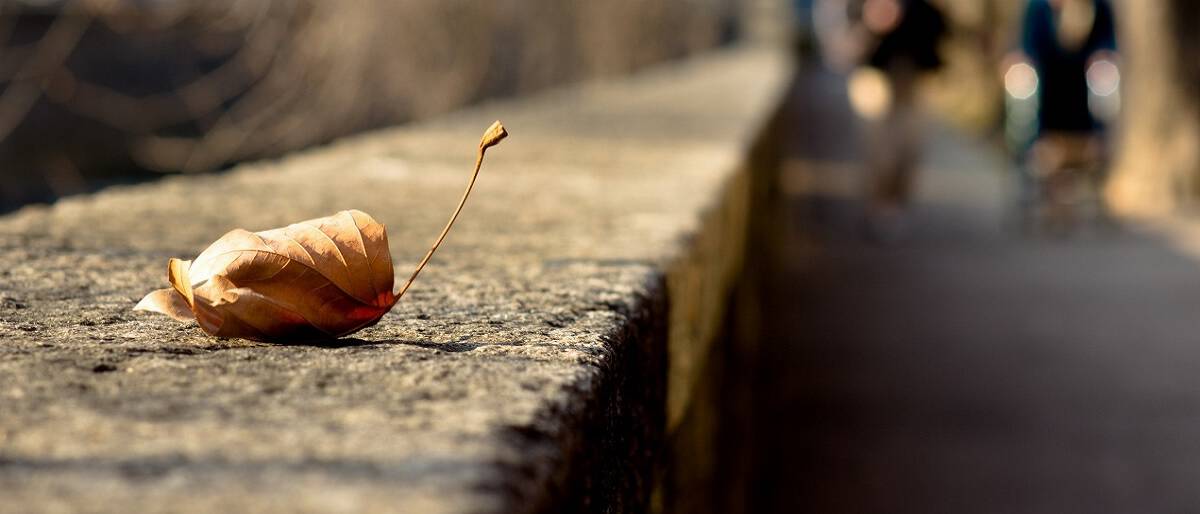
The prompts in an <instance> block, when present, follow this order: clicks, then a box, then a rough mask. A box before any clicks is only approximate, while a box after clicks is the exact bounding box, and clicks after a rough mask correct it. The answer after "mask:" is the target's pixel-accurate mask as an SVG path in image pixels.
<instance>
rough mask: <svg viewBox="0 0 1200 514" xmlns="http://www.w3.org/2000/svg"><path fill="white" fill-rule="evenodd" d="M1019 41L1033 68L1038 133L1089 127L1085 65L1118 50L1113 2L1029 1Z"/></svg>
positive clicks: (1093, 126) (1094, 123) (1092, 125)
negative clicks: (1035, 75)
mask: <svg viewBox="0 0 1200 514" xmlns="http://www.w3.org/2000/svg"><path fill="white" fill-rule="evenodd" d="M1021 46H1022V49H1023V50H1024V52H1025V55H1026V57H1027V58H1028V59H1029V60H1030V62H1031V63H1032V65H1033V67H1034V69H1035V70H1037V73H1038V79H1039V88H1040V89H1039V92H1038V94H1039V105H1040V109H1039V114H1040V116H1039V129H1040V131H1041V132H1043V133H1046V132H1093V131H1095V130H1098V129H1100V128H1101V127H1102V125H1103V124H1102V122H1101V120H1098V119H1097V118H1096V116H1095V115H1094V114H1093V113H1092V109H1091V108H1089V106H1088V85H1087V71H1088V67H1089V66H1090V65H1091V64H1092V62H1094V61H1095V60H1096V59H1097V58H1110V57H1107V56H1108V55H1109V54H1111V53H1113V52H1115V51H1116V49H1117V41H1116V30H1115V28H1114V26H1113V11H1112V6H1110V5H1109V3H1108V2H1107V1H1105V0H1030V2H1029V4H1028V6H1027V7H1026V9H1025V19H1024V30H1023V34H1022V37H1021Z"/></svg>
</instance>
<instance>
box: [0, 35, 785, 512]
mask: <svg viewBox="0 0 1200 514" xmlns="http://www.w3.org/2000/svg"><path fill="white" fill-rule="evenodd" d="M787 76H788V61H787V60H786V58H784V57H783V56H781V55H779V54H777V53H774V52H771V51H766V50H737V51H730V52H725V53H721V54H717V55H712V56H707V57H703V58H699V59H695V60H691V61H687V62H684V63H681V64H674V65H670V66H666V67H662V68H659V69H656V70H653V71H650V72H647V73H643V74H641V75H638V76H635V77H633V78H629V79H624V80H620V81H613V82H607V83H598V84H591V85H585V86H581V87H576V88H572V89H567V90H561V91H557V92H553V93H550V94H545V95H542V96H539V97H535V98H532V99H527V100H520V101H509V102H498V103H493V104H488V105H484V106H481V107H479V108H476V109H472V110H468V111H460V112H458V113H455V114H452V115H449V116H446V117H443V118H440V119H437V120H434V121H431V122H428V123H422V124H419V125H414V126H409V127H405V128H400V129H395V130H389V131H383V132H379V133H375V134H372V135H367V136H364V137H358V138H354V139H351V140H347V141H344V142H340V143H338V144H335V145H332V146H330V147H326V148H320V149H317V150H312V151H309V152H306V153H304V154H302V155H296V156H294V157H291V158H288V159H284V160H281V161H278V162H271V163H261V164H255V165H250V166H243V167H240V168H238V169H235V170H233V171H231V172H228V173H225V174H220V175H213V176H199V177H174V178H169V179H165V180H163V181H161V182H158V183H155V184H150V185H142V186H135V187H124V188H114V189H110V190H106V191H104V192H102V193H99V194H96V195H92V196H87V197H79V198H72V199H69V200H65V201H62V202H59V203H58V204H57V205H55V206H53V207H49V208H27V209H25V210H22V211H19V212H18V213H15V214H13V215H11V216H8V217H6V218H2V219H0V413H2V414H0V498H3V499H4V501H2V502H0V511H20V512H37V511H43V512H59V511H113V512H132V511H138V512H148V511H167V510H170V511H185V512H188V511H195V512H199V511H214V510H218V509H220V510H226V511H231V512H234V511H236V512H254V511H269V510H286V511H295V512H302V511H391V510H399V511H406V512H464V511H466V512H520V511H537V510H609V511H624V510H637V509H638V508H640V506H642V505H644V504H645V502H646V501H647V498H646V495H647V494H648V493H649V491H650V488H651V485H650V484H651V482H652V481H653V476H654V471H653V469H654V461H655V459H658V458H659V457H658V456H657V452H656V450H657V449H658V445H659V444H660V440H661V438H662V435H663V434H662V432H663V427H664V426H665V425H666V417H667V409H666V408H665V405H666V404H667V403H668V400H667V399H666V398H665V395H667V394H670V395H671V397H670V399H669V403H670V405H671V409H670V412H671V413H672V414H671V416H672V417H674V418H676V419H678V418H679V413H682V412H684V411H685V410H687V403H688V397H687V394H686V392H687V391H690V390H692V388H693V387H692V383H694V381H695V380H696V376H697V372H696V370H698V369H702V368H703V362H702V360H703V359H702V358H700V357H699V356H702V355H707V354H708V352H707V350H706V348H705V345H706V344H707V343H708V342H709V341H710V340H711V337H713V335H714V333H715V329H713V328H710V327H712V326H714V325H715V323H716V320H717V319H719V317H720V316H721V314H722V310H723V308H724V307H723V303H722V299H723V297H724V295H726V294H727V288H728V281H729V280H731V278H732V276H733V273H734V272H735V271H736V269H737V267H738V265H739V263H740V259H741V250H742V239H741V238H742V237H743V235H742V232H743V226H742V224H743V222H744V204H745V202H746V196H745V194H746V193H745V192H746V191H748V189H749V188H748V187H747V186H746V185H747V183H748V182H749V179H748V178H747V176H748V175H747V167H746V166H745V162H746V157H747V155H748V152H749V149H750V147H751V145H752V144H753V142H754V140H755V138H756V137H757V136H758V133H759V131H760V130H761V129H762V128H763V126H764V125H765V123H766V120H767V118H768V116H769V115H770V114H771V112H772V110H773V108H774V107H775V105H776V103H777V102H778V101H779V99H780V96H781V94H782V92H783V86H784V83H785V81H786V80H787ZM495 118H499V119H502V120H503V121H504V123H505V125H506V126H507V127H508V128H509V131H510V132H511V134H512V136H511V137H510V138H509V140H507V141H506V142H505V143H504V144H503V145H502V146H500V147H498V148H496V149H494V150H493V151H492V152H491V153H490V154H489V162H488V163H487V164H486V165H485V169H484V173H483V175H482V177H481V179H480V183H479V184H478V186H477V187H476V191H475V193H474V194H473V196H472V201H471V203H470V204H468V206H467V209H466V211H465V213H464V215H463V217H462V218H461V219H460V220H459V222H458V224H457V225H456V227H455V231H454V232H453V233H452V234H451V235H450V237H449V239H448V240H447V243H446V244H445V245H444V246H443V248H442V250H441V252H440V253H439V254H438V256H437V257H435V259H434V261H433V262H432V264H431V265H430V267H429V268H428V269H427V270H426V271H425V273H424V274H423V275H422V277H421V278H420V279H419V280H418V282H417V283H416V285H415V286H414V288H413V289H412V290H411V291H410V292H409V294H408V295H407V296H406V297H405V298H404V299H403V300H401V302H400V304H398V305H397V307H396V308H395V309H394V310H393V311H392V313H390V314H389V315H387V316H385V317H384V319H383V321H382V322H381V323H380V324H379V325H377V326H375V327H372V328H370V329H368V330H365V331H363V332H360V333H358V334H355V338H353V339H343V340H339V341H334V342H331V343H329V344H328V345H325V346H287V345H268V344H257V343H250V342H244V341H235V340H220V339H215V338H211V337H208V336H206V335H204V334H203V333H202V332H201V331H200V330H199V328H198V327H196V326H195V325H194V324H193V325H185V324H179V323H177V322H174V321H172V320H170V319H168V318H166V317H165V316H154V315H149V314H145V313H135V312H133V311H131V307H132V306H133V304H134V303H135V302H136V301H137V300H138V299H139V298H140V297H141V295H143V294H144V293H146V292H148V291H150V290H151V289H154V288H156V287H161V286H163V284H164V283H165V273H164V268H165V265H166V260H167V258H168V257H172V256H179V257H190V256H194V255H195V254H196V253H197V252H199V251H200V250H201V249H202V248H203V247H204V246H206V245H207V244H208V243H209V242H211V241H212V240H214V239H215V238H217V237H219V236H220V235H221V234H222V233H224V232H225V231H226V230H229V229H231V228H234V227H243V228H247V229H251V230H260V229H265V228H271V227H274V226H279V225H283V224H286V223H289V222H293V221H297V220H301V219H306V218H311V217H315V216H321V215H326V214H329V213H332V212H334V211H337V210H339V209H345V208H358V209H362V210H364V211H366V212H369V213H371V214H372V215H373V216H374V217H376V218H377V219H379V220H380V221H382V222H384V223H385V224H387V225H388V229H389V235H390V239H391V244H392V251H393V255H394V258H395V260H396V262H397V263H399V265H398V267H397V271H398V275H400V276H403V275H404V274H405V273H406V272H407V270H408V269H409V266H411V265H412V264H413V263H415V262H416V261H417V260H418V258H419V257H420V256H421V255H422V253H423V252H424V251H425V249H426V248H427V245H428V244H429V242H430V240H431V239H432V238H433V236H434V235H435V234H436V232H437V230H438V229H439V228H440V226H441V224H442V223H443V222H444V220H445V217H446V216H447V215H448V214H449V210H450V209H451V208H452V206H453V204H454V201H455V200H456V196H457V194H458V193H459V191H460V188H461V187H462V186H463V183H464V181H465V180H466V178H467V173H468V171H469V165H470V160H471V158H472V152H473V151H474V146H475V143H476V141H477V140H478V137H479V134H480V133H481V131H482V130H483V128H485V127H486V126H487V125H488V124H489V123H490V122H491V121H492V120H493V119H495ZM739 202H740V204H739ZM668 312H670V313H671V315H670V318H669V322H668V316H667V313H668ZM668 334H669V337H670V338H671V340H670V342H669V344H668V342H667V340H666V339H667V337H668ZM668 369H669V370H670V372H669V376H670V377H671V378H670V380H671V382H670V387H669V388H667V387H666V386H665V381H666V380H667V378H666V377H667V376H668V372H667V371H666V370H668ZM668 391H669V392H668Z"/></svg>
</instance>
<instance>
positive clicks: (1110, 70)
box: [1006, 0, 1120, 229]
mask: <svg viewBox="0 0 1200 514" xmlns="http://www.w3.org/2000/svg"><path fill="white" fill-rule="evenodd" d="M1023 23H1024V25H1023V27H1022V37H1021V50H1022V52H1023V55H1019V56H1017V58H1015V59H1010V61H1016V62H1017V64H1016V66H1020V65H1021V64H1022V63H1028V66H1030V67H1032V71H1033V73H1035V75H1033V81H1032V82H1029V81H1026V82H1029V83H1030V84H1031V85H1032V89H1031V90H1032V91H1033V92H1034V93H1035V94H1036V96H1035V97H1034V99H1035V100H1036V105H1037V124H1036V132H1035V134H1034V138H1033V141H1032V145H1031V147H1030V148H1029V151H1028V154H1029V155H1028V165H1027V168H1026V173H1027V174H1029V175H1031V180H1029V181H1027V182H1028V183H1030V184H1033V186H1034V187H1035V188H1036V191H1034V192H1033V194H1034V195H1035V197H1036V198H1037V199H1038V200H1039V201H1038V202H1036V205H1035V206H1036V207H1037V208H1038V209H1039V210H1040V211H1044V212H1042V213H1039V214H1041V216H1039V217H1041V218H1046V221H1048V222H1050V223H1051V224H1053V225H1054V226H1055V228H1059V229H1066V228H1069V226H1070V225H1071V224H1073V223H1074V217H1075V212H1074V211H1075V206H1074V204H1075V198H1077V197H1078V196H1079V195H1078V193H1079V192H1078V191H1077V189H1078V186H1079V184H1080V183H1088V184H1091V186H1092V189H1093V191H1092V192H1093V196H1094V197H1095V198H1096V203H1097V206H1098V208H1099V211H1100V212H1099V214H1100V216H1101V217H1102V219H1104V220H1105V221H1111V220H1110V218H1109V217H1108V214H1107V210H1106V209H1105V205H1104V201H1103V198H1102V195H1101V194H1100V193H1099V189H1100V186H1101V183H1102V181H1103V177H1104V171H1105V168H1106V167H1107V161H1108V153H1109V152H1108V148H1107V144H1106V139H1105V137H1104V129H1105V125H1106V123H1107V122H1109V121H1112V120H1114V119H1115V117H1116V112H1117V111H1118V110H1119V104H1120V91H1119V84H1120V70H1119V68H1118V65H1117V63H1118V62H1119V61H1118V59H1117V54H1116V50H1117V41H1116V30H1115V28H1114V20H1113V9H1112V7H1111V5H1109V3H1108V1H1107V0H1030V1H1029V3H1028V4H1027V5H1026V8H1025V15H1024V20H1023ZM1011 69H1013V68H1010V70H1011ZM1006 78H1007V77H1006ZM1010 94H1011V93H1010ZM1031 221H1032V220H1031Z"/></svg>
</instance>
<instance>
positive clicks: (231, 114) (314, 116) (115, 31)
mask: <svg viewBox="0 0 1200 514" xmlns="http://www.w3.org/2000/svg"><path fill="white" fill-rule="evenodd" d="M739 9H740V7H739V2H737V1H736V0H675V1H655V2H645V1H640V0H610V1H605V2H561V1H556V0H499V1H490V2H476V1H470V0H445V1H429V0H368V1H362V2H354V3H351V4H346V3H342V2H326V1H314V0H255V1H239V0H215V1H209V0H203V1H194V0H166V1H151V0H0V176H2V177H3V181H2V182H0V209H11V208H13V207H14V206H16V205H20V204H22V203H26V202H30V201H47V200H51V199H53V198H55V197H58V196H61V195H65V194H72V193H77V192H80V191H86V190H88V189H90V188H94V187H97V186H100V185H103V184H105V183H109V182H112V181H114V180H122V179H125V180H127V179H131V178H148V177H153V176H154V173H158V172H168V173H177V172H196V171H210V170H215V169H220V168H222V167H225V166H228V165H229V164H231V163H234V162H238V161H242V160H246V159H258V158H264V157H272V156H278V155H281V154H283V153H285V152H288V151H291V150H296V149H299V148H304V147H307V146H312V145H314V144H319V143H323V142H327V141H329V140H331V139H333V138H336V137H339V136H344V135H347V134H352V133H355V132H359V131H363V130H366V129H370V128H374V127H381V126H385V125H394V124H397V123H403V122H406V121H410V120H414V119H419V118H422V117H427V116H430V115H433V114H437V113H440V112H445V111H447V110H449V109H452V108H454V107H458V106H461V105H465V104H469V103H472V102H477V101H479V100H481V99H484V98H489V97H500V96H511V95H517V94H525V93H530V92H533V91H537V90H541V89H545V88H547V87H549V86H553V85H558V84H564V83H569V82H575V81H580V80H584V79H589V78H595V77H603V76H614V75H621V74H626V73H629V72H632V71H634V70H636V69H639V68H642V67H644V66H646V65H649V64H652V63H656V62H661V61H664V60H667V59H673V58H678V57H681V56H684V55H687V54H689V53H692V52H695V51H697V50H701V49H706V48H711V47H714V46H718V45H722V44H726V43H729V42H730V41H732V40H733V39H734V38H735V37H736V34H737V32H738V30H739V27H738V24H739V20H740V17H738V16H737V12H738V11H739Z"/></svg>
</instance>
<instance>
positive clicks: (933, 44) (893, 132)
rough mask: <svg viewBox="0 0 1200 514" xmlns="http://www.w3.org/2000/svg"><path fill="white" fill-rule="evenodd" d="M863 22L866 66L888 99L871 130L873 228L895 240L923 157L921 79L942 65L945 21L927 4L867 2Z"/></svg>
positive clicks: (887, 0)
mask: <svg viewBox="0 0 1200 514" xmlns="http://www.w3.org/2000/svg"><path fill="white" fill-rule="evenodd" d="M860 19H861V26H862V28H863V29H865V33H866V34H867V38H868V43H867V45H866V46H865V48H866V49H867V51H866V52H865V54H864V58H865V59H864V64H866V65H867V66H869V67H870V68H873V69H874V70H878V72H879V74H881V75H882V77H883V79H884V81H885V83H886V91H887V94H886V96H887V97H888V101H887V102H886V103H883V104H882V105H883V107H882V109H881V110H882V112H881V113H880V114H879V115H878V116H877V117H876V119H875V120H872V124H871V127H870V130H869V143H870V148H869V150H868V155H867V166H868V170H869V179H868V186H867V189H868V191H867V197H868V198H867V200H868V220H867V221H868V223H869V226H868V229H869V230H870V231H871V235H873V236H876V237H881V238H885V239H893V238H895V237H898V236H899V235H901V232H902V230H903V222H904V220H903V215H904V211H905V209H906V208H907V206H908V204H909V203H910V201H911V197H912V190H913V182H914V178H915V174H916V167H917V165H918V164H919V161H920V156H921V146H922V138H921V134H922V132H923V130H922V127H921V121H920V119H921V118H920V116H919V112H918V106H917V85H918V79H919V78H920V77H921V75H922V74H924V73H926V72H930V71H934V70H937V69H938V68H940V67H941V66H942V59H941V56H940V55H939V45H940V43H941V40H942V37H943V36H944V35H945V33H946V22H945V19H944V17H943V15H942V13H941V11H940V10H939V9H938V8H937V7H935V6H934V5H933V4H931V3H930V2H928V1H927V0H865V1H864V2H862V6H861V15H860ZM852 87H853V84H852Z"/></svg>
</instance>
